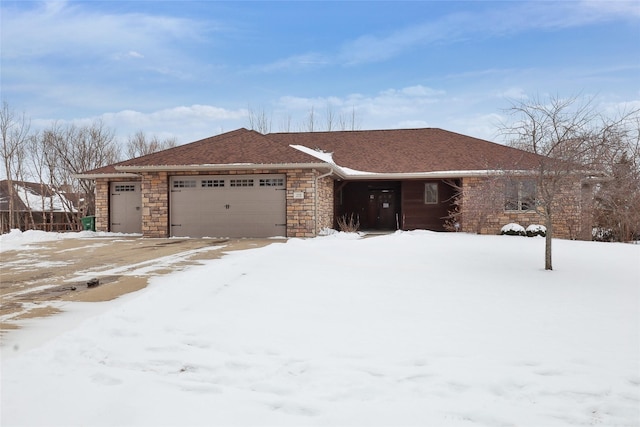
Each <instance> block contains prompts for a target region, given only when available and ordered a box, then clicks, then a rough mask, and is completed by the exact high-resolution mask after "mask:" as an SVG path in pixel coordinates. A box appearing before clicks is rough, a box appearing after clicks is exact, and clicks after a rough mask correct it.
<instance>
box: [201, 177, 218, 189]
mask: <svg viewBox="0 0 640 427" xmlns="http://www.w3.org/2000/svg"><path fill="white" fill-rule="evenodd" d="M200 184H201V186H202V187H207V188H211V187H224V179H203V180H202V182H201V183H200Z"/></svg>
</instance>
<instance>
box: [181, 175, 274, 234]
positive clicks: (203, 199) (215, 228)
mask: <svg viewBox="0 0 640 427" xmlns="http://www.w3.org/2000/svg"><path fill="white" fill-rule="evenodd" d="M169 188H170V191H171V193H170V197H169V203H170V207H169V217H170V220H169V223H170V231H169V232H170V234H171V236H189V237H272V236H286V222H287V217H286V216H287V212H286V176H285V175H284V174H282V175H280V174H257V175H195V176H172V177H171V178H170V182H169Z"/></svg>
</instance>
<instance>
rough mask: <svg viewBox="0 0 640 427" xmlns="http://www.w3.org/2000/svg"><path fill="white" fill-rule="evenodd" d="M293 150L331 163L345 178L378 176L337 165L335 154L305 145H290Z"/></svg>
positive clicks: (373, 173)
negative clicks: (334, 158)
mask: <svg viewBox="0 0 640 427" xmlns="http://www.w3.org/2000/svg"><path fill="white" fill-rule="evenodd" d="M289 146H290V147H291V148H295V149H296V150H299V151H302V152H303V153H305V154H308V155H310V156H313V157H315V158H316V159H318V160H322V161H323V162H325V163H329V164H330V165H333V166H334V167H335V168H336V169H338V170H339V171H340V172H342V173H343V174H344V175H345V176H353V175H376V172H365V171H359V170H355V169H351V168H347V167H344V166H340V165H338V164H336V162H335V161H334V160H333V153H327V152H325V151H321V150H317V149H313V148H309V147H305V146H304V145H289Z"/></svg>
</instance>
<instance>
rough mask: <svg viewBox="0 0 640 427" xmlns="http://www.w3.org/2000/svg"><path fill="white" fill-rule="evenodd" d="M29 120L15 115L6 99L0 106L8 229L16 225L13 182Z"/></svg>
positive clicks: (20, 163) (22, 151)
mask: <svg viewBox="0 0 640 427" xmlns="http://www.w3.org/2000/svg"><path fill="white" fill-rule="evenodd" d="M29 128H30V121H29V119H27V117H26V115H25V114H24V113H23V114H22V115H17V114H16V113H15V112H14V111H13V110H12V109H11V108H10V107H9V104H8V103H7V102H6V101H3V102H2V108H0V134H1V137H2V145H1V146H0V156H1V157H2V166H3V168H4V173H5V174H6V177H7V189H8V193H9V194H8V196H9V218H8V227H9V229H11V228H14V227H15V226H16V221H17V217H16V212H15V209H16V208H15V188H14V185H13V182H14V181H16V180H17V179H18V178H19V175H20V173H21V166H22V164H23V160H24V155H25V146H26V144H27V141H28V138H29Z"/></svg>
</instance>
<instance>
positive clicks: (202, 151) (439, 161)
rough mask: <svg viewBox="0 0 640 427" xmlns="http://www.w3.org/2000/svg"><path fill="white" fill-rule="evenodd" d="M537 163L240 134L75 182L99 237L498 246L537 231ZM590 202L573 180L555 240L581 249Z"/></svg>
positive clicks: (383, 138)
mask: <svg viewBox="0 0 640 427" xmlns="http://www.w3.org/2000/svg"><path fill="white" fill-rule="evenodd" d="M539 162H540V157H539V156H537V155H535V154H532V153H529V152H526V151H522V150H518V149H515V148H512V147H508V146H505V145H501V144H497V143H493V142H489V141H486V140H482V139H478V138H473V137H470V136H465V135H461V134H458V133H454V132H449V131H446V130H442V129H436V128H424V129H397V130H363V131H331V132H287V133H269V134H261V133H258V132H255V131H252V130H247V129H244V128H243V129H238V130H234V131H231V132H227V133H223V134H220V135H216V136H212V137H210V138H205V139H202V140H200V141H196V142H192V143H189V144H185V145H181V146H177V147H174V148H170V149H167V150H164V151H160V152H156V153H153V154H149V155H146V156H141V157H138V158H134V159H130V160H126V161H123V162H120V163H116V164H113V165H109V166H105V167H102V168H99V169H95V170H92V171H86V172H85V173H83V174H82V175H79V176H78V177H80V178H82V179H93V180H95V184H96V190H95V191H96V194H95V196H96V207H95V208H96V211H95V212H96V214H95V226H96V230H97V231H111V232H123V233H142V235H144V236H146V237H171V236H176V237H180V236H185V237H186V236H189V237H204V236H209V237H270V236H284V237H313V236H317V235H318V234H319V233H320V232H321V230H323V229H326V228H337V222H338V219H340V218H345V217H346V218H348V217H353V218H354V219H356V220H358V221H359V223H360V229H361V230H398V229H399V230H412V229H426V230H435V231H445V230H459V231H466V232H474V233H476V232H477V233H484V234H497V233H499V232H500V228H501V227H502V226H503V225H505V224H507V223H511V222H516V223H519V224H521V225H523V226H525V227H526V226H527V225H530V224H540V223H541V221H542V219H541V217H540V216H539V215H538V214H537V213H536V209H537V207H536V203H535V197H536V195H535V193H536V184H535V176H536V175H535V171H536V168H537V167H538V165H539ZM496 177H499V178H500V179H499V180H496ZM496 190H498V191H496ZM588 193H589V191H588V188H586V184H585V182H584V181H583V180H581V179H579V178H576V180H575V183H573V184H572V185H570V186H568V187H567V188H566V190H565V191H563V194H564V196H565V197H563V198H562V201H561V205H562V206H561V208H562V209H561V215H558V217H557V223H554V233H555V236H557V237H563V238H572V239H590V238H591V235H590V233H591V228H590V226H589V225H590V214H589V209H588V203H585V196H584V195H585V194H588ZM496 194H499V196H496ZM485 202H486V203H485ZM489 202H490V203H489Z"/></svg>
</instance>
